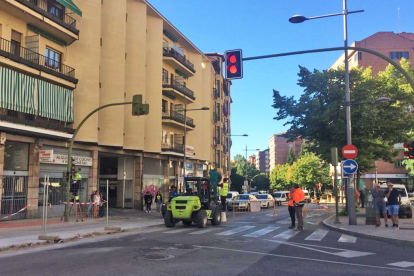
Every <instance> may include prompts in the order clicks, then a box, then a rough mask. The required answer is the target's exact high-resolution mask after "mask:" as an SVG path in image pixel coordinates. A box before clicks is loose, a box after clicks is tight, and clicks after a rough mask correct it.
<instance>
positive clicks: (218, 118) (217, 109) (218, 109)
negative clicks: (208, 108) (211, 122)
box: [216, 103, 220, 121]
mask: <svg viewBox="0 0 414 276" xmlns="http://www.w3.org/2000/svg"><path fill="white" fill-rule="evenodd" d="M216 116H217V121H220V104H219V103H217V104H216Z"/></svg>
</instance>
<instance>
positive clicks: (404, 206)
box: [381, 184, 413, 218]
mask: <svg viewBox="0 0 414 276" xmlns="http://www.w3.org/2000/svg"><path fill="white" fill-rule="evenodd" d="M393 186H394V189H396V190H397V191H398V192H399V193H400V195H401V205H400V209H399V211H398V216H399V217H402V216H407V218H412V217H413V211H412V209H411V201H410V199H409V198H408V193H407V189H406V188H405V185H403V184H393ZM381 189H382V190H383V191H384V192H385V193H388V192H387V184H381ZM387 213H388V210H387Z"/></svg>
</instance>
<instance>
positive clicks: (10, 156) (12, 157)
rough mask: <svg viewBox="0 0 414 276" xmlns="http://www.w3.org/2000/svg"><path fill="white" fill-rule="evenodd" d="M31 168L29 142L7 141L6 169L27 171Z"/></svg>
mask: <svg viewBox="0 0 414 276" xmlns="http://www.w3.org/2000/svg"><path fill="white" fill-rule="evenodd" d="M28 169H29V144H24V143H18V142H8V141H7V142H6V146H5V149H4V170H6V171H27V170H28Z"/></svg>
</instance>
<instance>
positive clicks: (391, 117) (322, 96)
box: [273, 59, 414, 172]
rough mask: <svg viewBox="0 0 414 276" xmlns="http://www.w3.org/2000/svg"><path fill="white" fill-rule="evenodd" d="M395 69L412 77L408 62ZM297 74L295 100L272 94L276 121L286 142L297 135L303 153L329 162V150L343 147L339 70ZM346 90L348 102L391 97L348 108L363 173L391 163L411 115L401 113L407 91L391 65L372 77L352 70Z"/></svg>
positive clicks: (366, 71)
mask: <svg viewBox="0 0 414 276" xmlns="http://www.w3.org/2000/svg"><path fill="white" fill-rule="evenodd" d="M401 66H402V67H403V68H404V69H405V70H407V71H408V72H409V74H410V75H411V76H413V77H414V72H413V70H412V69H411V65H410V63H408V62H407V61H406V60H404V59H402V60H401ZM298 75H299V77H300V79H299V85H300V86H301V87H303V88H304V92H303V94H302V95H301V97H300V98H299V100H295V99H294V98H293V97H287V96H282V95H281V94H280V92H279V91H276V90H273V98H274V103H273V107H274V108H275V109H276V110H277V116H276V118H277V119H278V120H287V122H286V123H285V125H287V126H289V129H288V131H287V132H286V134H285V135H283V136H284V137H287V138H288V139H289V141H293V140H295V139H296V138H297V137H301V138H302V139H305V140H306V141H307V145H308V146H307V148H308V151H310V152H314V153H315V154H317V155H318V156H320V157H321V158H322V159H323V160H326V161H330V149H331V147H337V148H339V149H341V148H342V147H343V146H344V145H346V144H347V141H346V120H345V108H344V107H343V106H344V99H345V98H344V96H345V91H344V90H345V89H344V87H345V86H344V82H345V80H344V75H345V73H344V68H339V69H337V70H324V71H322V72H321V71H318V70H314V71H313V72H310V71H309V70H308V69H306V68H304V67H300V72H299V74H298ZM350 89H351V100H352V102H367V101H374V100H376V99H377V98H380V97H388V98H390V99H391V102H389V103H382V104H376V105H372V106H366V105H354V106H353V107H352V108H351V118H352V133H353V135H352V144H353V145H355V146H356V147H357V148H358V151H359V155H358V157H357V158H356V161H357V162H358V164H359V170H360V171H361V172H364V171H369V170H370V169H372V168H373V164H374V161H375V160H379V159H382V160H384V161H388V162H391V161H392V160H393V158H394V157H395V156H396V155H397V154H398V152H395V151H394V149H393V146H394V144H396V143H400V142H404V141H406V140H407V138H408V136H409V133H410V131H412V127H413V125H414V116H412V113H410V112H407V108H408V106H409V105H411V104H413V101H414V97H413V91H412V89H411V87H410V86H409V85H408V84H407V82H406V81H405V80H404V79H403V77H402V76H401V74H400V73H399V72H398V71H397V70H396V69H395V68H394V67H393V66H388V67H387V68H386V70H385V71H384V72H380V73H378V77H377V78H376V77H374V76H373V75H372V71H371V69H370V68H367V69H362V68H355V69H352V70H351V72H350Z"/></svg>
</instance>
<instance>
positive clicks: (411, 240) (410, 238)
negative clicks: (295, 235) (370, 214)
mask: <svg viewBox="0 0 414 276" xmlns="http://www.w3.org/2000/svg"><path fill="white" fill-rule="evenodd" d="M339 220H340V222H341V223H339V224H336V223H334V222H335V215H333V216H330V217H329V218H327V219H325V220H324V221H323V224H324V225H325V226H326V227H328V228H330V229H333V230H336V231H339V232H343V233H347V234H350V235H353V236H359V237H365V238H369V239H374V240H380V241H386V242H391V243H395V244H404V245H408V244H410V245H412V246H414V220H413V219H406V218H400V223H399V227H400V229H394V228H391V227H388V228H386V227H385V226H384V219H382V218H381V226H380V227H375V225H365V213H364V211H363V209H362V212H361V213H358V215H357V225H348V222H349V218H348V217H347V216H340V217H339ZM388 225H389V226H391V225H392V222H391V219H389V220H388Z"/></svg>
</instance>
